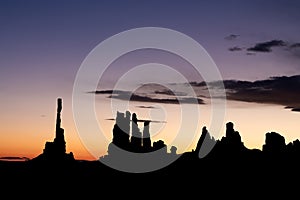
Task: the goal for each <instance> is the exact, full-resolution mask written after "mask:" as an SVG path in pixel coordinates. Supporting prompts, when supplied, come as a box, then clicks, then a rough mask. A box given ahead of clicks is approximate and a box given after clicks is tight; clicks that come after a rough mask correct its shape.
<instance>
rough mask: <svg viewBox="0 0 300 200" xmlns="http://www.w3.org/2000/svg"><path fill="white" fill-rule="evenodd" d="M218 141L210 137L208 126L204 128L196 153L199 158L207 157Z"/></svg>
mask: <svg viewBox="0 0 300 200" xmlns="http://www.w3.org/2000/svg"><path fill="white" fill-rule="evenodd" d="M215 143H216V140H215V139H214V138H213V137H211V136H210V134H209V132H208V130H207V129H206V126H204V127H203V128H202V134H201V136H200V139H199V140H198V143H197V146H196V150H195V153H196V155H197V156H198V157H200V158H203V157H205V156H206V155H207V154H208V153H209V152H210V151H211V149H212V148H213V147H214V145H215Z"/></svg>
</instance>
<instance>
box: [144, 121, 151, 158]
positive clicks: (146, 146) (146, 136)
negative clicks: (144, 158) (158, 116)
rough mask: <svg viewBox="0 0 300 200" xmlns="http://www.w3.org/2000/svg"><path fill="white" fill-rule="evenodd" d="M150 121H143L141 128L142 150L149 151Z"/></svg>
mask: <svg viewBox="0 0 300 200" xmlns="http://www.w3.org/2000/svg"><path fill="white" fill-rule="evenodd" d="M149 129H150V121H145V122H144V130H143V149H144V151H146V152H147V151H151V138H150V130H149Z"/></svg>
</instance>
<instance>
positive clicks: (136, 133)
mask: <svg viewBox="0 0 300 200" xmlns="http://www.w3.org/2000/svg"><path fill="white" fill-rule="evenodd" d="M137 121H138V119H137V116H136V114H135V113H133V114H132V119H131V129H132V131H131V138H130V144H131V151H132V152H136V153H138V152H141V151H142V133H141V131H140V129H139V127H138V124H137Z"/></svg>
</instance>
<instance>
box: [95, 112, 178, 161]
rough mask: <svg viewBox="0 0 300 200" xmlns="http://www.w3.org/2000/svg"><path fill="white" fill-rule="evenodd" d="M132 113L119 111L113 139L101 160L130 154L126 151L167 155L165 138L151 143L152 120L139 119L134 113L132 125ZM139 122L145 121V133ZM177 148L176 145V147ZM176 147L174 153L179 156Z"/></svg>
mask: <svg viewBox="0 0 300 200" xmlns="http://www.w3.org/2000/svg"><path fill="white" fill-rule="evenodd" d="M130 116H131V113H130V112H129V111H126V116H125V115H124V113H121V112H117V118H116V123H115V125H114V128H113V139H112V142H111V143H110V144H109V145H108V150H107V155H104V156H102V157H100V158H99V159H100V160H105V159H106V160H107V159H114V158H115V159H117V158H120V157H122V159H124V157H123V156H126V155H127V156H128V154H126V153H125V152H130V153H150V152H154V151H158V150H159V151H158V152H157V153H156V154H155V155H156V156H167V155H168V152H167V145H166V144H165V143H164V141H163V140H159V141H155V142H153V145H152V144H151V136H150V122H151V121H150V120H138V118H137V115H136V113H133V114H132V118H131V126H130ZM138 122H143V123H144V129H143V133H141V131H140V129H139V127H138ZM175 148H176V147H175ZM176 150H177V148H176V149H174V147H173V149H172V155H173V157H174V156H177V154H176Z"/></svg>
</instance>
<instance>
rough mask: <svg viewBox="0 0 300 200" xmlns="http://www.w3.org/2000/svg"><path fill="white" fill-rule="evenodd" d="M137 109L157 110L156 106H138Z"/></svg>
mask: <svg viewBox="0 0 300 200" xmlns="http://www.w3.org/2000/svg"><path fill="white" fill-rule="evenodd" d="M136 107H137V108H145V109H156V107H155V106H136Z"/></svg>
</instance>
